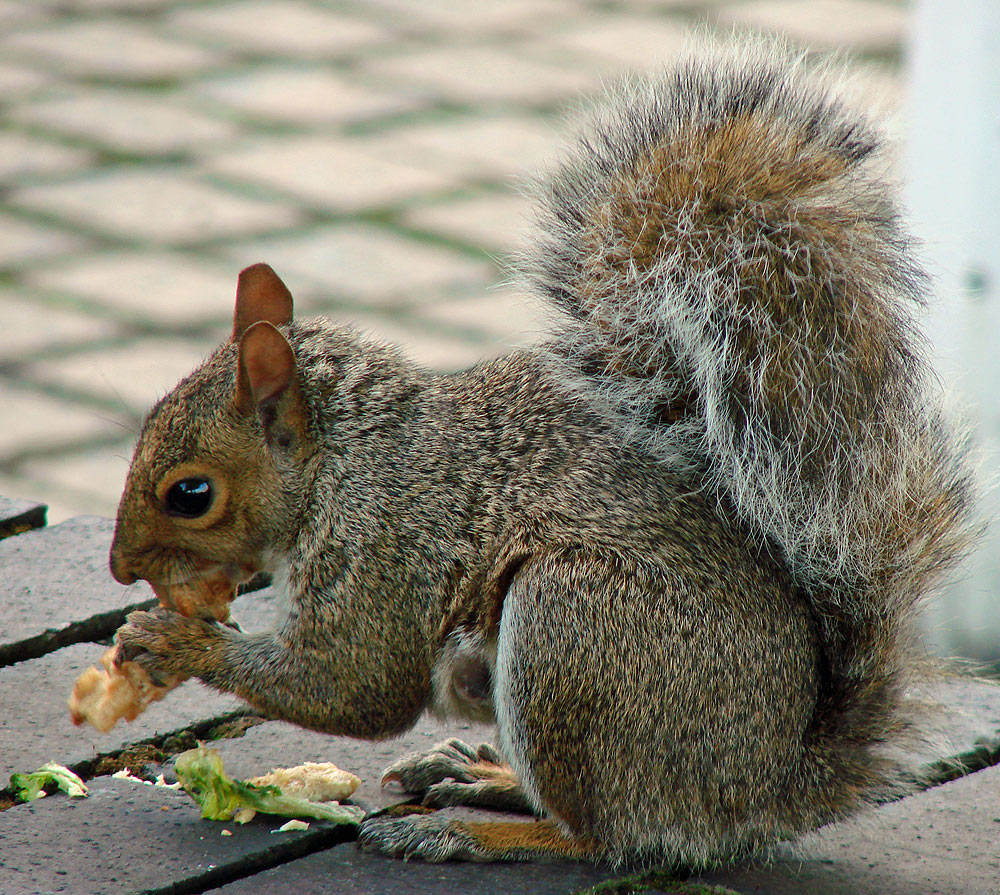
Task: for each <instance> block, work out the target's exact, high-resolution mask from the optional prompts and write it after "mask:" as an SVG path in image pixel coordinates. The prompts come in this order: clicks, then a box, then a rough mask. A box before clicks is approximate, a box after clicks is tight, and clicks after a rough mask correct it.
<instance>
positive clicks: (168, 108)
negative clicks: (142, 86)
mask: <svg viewBox="0 0 1000 895" xmlns="http://www.w3.org/2000/svg"><path fill="white" fill-rule="evenodd" d="M9 117H10V118H11V119H13V120H15V121H17V122H26V123H30V124H35V125H41V126H42V127H45V128H48V129H49V130H51V131H54V132H57V133H60V134H66V135H68V136H72V137H76V138H82V139H85V140H89V141H93V142H94V143H97V144H99V145H101V146H104V147H109V148H112V149H115V150H117V151H119V152H129V153H142V154H145V155H156V154H158V153H161V154H170V153H177V152H182V151H185V150H191V149H203V148H205V147H206V146H207V145H211V144H213V143H217V142H220V141H223V140H229V139H233V138H235V137H236V136H237V135H238V134H239V133H240V129H239V127H238V126H237V125H235V124H233V123H231V122H227V121H221V120H219V119H218V118H212V117H209V116H208V115H205V114H203V113H201V112H198V111H196V110H194V109H190V108H187V107H185V105H184V104H183V103H180V102H178V101H177V100H176V99H175V98H174V97H172V96H170V97H165V96H163V95H162V93H160V92H154V91H141V90H127V89H110V88H106V89H100V88H90V89H83V88H63V89H60V90H59V91H58V92H53V93H52V94H50V95H48V96H46V97H42V98H39V97H35V98H33V99H32V100H31V101H30V102H25V103H22V104H20V105H18V106H15V107H14V108H12V109H11V110H10V111H9Z"/></svg>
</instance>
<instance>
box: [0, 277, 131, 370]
mask: <svg viewBox="0 0 1000 895" xmlns="http://www.w3.org/2000/svg"><path fill="white" fill-rule="evenodd" d="M0 325H2V326H3V340H2V341H0V362H3V363H7V362H10V361H17V360H25V361H30V360H34V359H35V357H36V356H37V355H38V354H39V353H48V352H51V351H53V350H55V349H56V348H59V347H62V346H66V345H73V344H81V343H86V342H89V341H91V340H94V339H105V338H109V337H110V336H112V335H113V334H114V333H115V332H116V331H117V327H116V326H115V325H114V324H113V323H111V322H110V321H107V320H100V319H97V318H95V317H91V316H88V315H86V314H81V313H79V312H78V311H72V310H69V309H67V308H62V307H58V306H55V305H53V304H52V303H51V302H49V301H43V300H42V299H39V298H36V297H33V296H31V294H30V293H28V292H26V291H23V290H17V291H15V290H13V289H0Z"/></svg>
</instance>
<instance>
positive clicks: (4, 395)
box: [0, 377, 120, 461]
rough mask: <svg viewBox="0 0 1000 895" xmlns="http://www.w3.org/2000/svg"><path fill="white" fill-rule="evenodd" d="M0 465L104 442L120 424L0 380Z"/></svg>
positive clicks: (107, 417) (88, 410) (105, 415)
mask: <svg viewBox="0 0 1000 895" xmlns="http://www.w3.org/2000/svg"><path fill="white" fill-rule="evenodd" d="M0 420H4V421H5V424H4V425H3V426H0V461H2V460H4V459H9V458H11V457H13V456H18V455H21V454H30V453H33V452H36V451H39V450H42V449H47V448H52V447H58V446H61V445H65V444H70V443H73V442H76V441H86V440H89V439H94V438H103V437H106V436H107V435H108V433H109V432H111V431H112V429H113V428H114V427H115V426H118V425H120V422H118V421H116V420H113V419H111V418H109V415H108V414H107V413H104V414H99V413H97V412H95V411H93V410H90V409H86V408H81V407H77V406H75V405H73V404H71V403H69V402H68V401H64V400H62V399H60V398H53V397H51V396H49V395H45V394H41V393H38V392H35V391H30V390H28V389H26V388H22V387H21V386H17V385H12V384H10V383H8V382H5V381H4V380H3V378H2V377H0Z"/></svg>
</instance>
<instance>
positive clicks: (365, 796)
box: [212, 715, 494, 811]
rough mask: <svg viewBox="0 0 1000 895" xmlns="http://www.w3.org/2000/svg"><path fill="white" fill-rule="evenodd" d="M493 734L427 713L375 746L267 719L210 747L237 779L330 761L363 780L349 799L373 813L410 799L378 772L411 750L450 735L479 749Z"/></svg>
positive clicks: (419, 750) (486, 728) (420, 750)
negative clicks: (442, 719)
mask: <svg viewBox="0 0 1000 895" xmlns="http://www.w3.org/2000/svg"><path fill="white" fill-rule="evenodd" d="M493 735H494V730H493V728H491V727H483V726H480V725H473V724H465V723H461V722H457V721H453V722H449V723H447V724H446V723H442V722H440V721H436V720H434V719H433V718H430V717H429V716H426V715H425V716H424V717H422V718H421V719H420V720H419V721H418V722H417V723H416V725H415V726H414V727H413V728H412V729H411V730H409V731H407V732H406V733H404V734H402V735H401V736H398V737H393V738H392V739H388V740H380V741H378V742H369V741H367V740H358V739H352V738H351V737H337V736H330V735H328V734H324V733H317V732H316V731H313V730H303V729H302V728H299V727H296V726H295V725H293V724H288V723H287V722H284V721H267V722H265V723H264V724H261V725H259V726H258V727H254V728H252V729H250V730H248V731H247V732H246V733H245V734H244V735H243V736H242V737H239V738H238V739H230V740H219V741H217V742H215V743H213V744H212V745H213V747H214V748H216V749H218V750H219V754H220V755H221V756H222V760H223V762H224V763H225V765H226V772H227V773H229V774H231V775H232V776H234V777H238V778H246V777H256V776H258V775H260V774H266V773H267V772H268V771H270V770H271V769H272V768H277V767H288V766H291V765H298V764H302V763H303V762H306V761H332V762H333V763H334V764H335V765H337V766H338V767H339V768H342V769H343V770H345V771H350V772H351V773H352V774H357V776H358V777H360V778H361V786H360V787H358V789H357V791H356V792H355V794H354V797H353V798H352V801H353V802H355V803H356V804H358V805H361V806H362V807H363V808H364V809H365V810H366V811H372V810H376V809H380V808H386V807H388V806H390V805H398V804H400V803H401V802H405V801H407V800H408V798H409V797H408V796H407V795H406V794H405V793H404V792H403V791H402V790H401V789H400V788H399V787H398V785H396V784H390V785H389V786H387V787H386V788H385V789H383V788H382V787H381V785H380V781H381V779H382V772H383V771H384V770H385V769H386V768H387V767H388V766H389V765H390V764H392V763H393V762H394V761H396V760H397V759H400V758H402V757H404V756H406V755H409V754H410V753H412V752H426V751H427V750H429V749H431V748H432V747H433V746H434V745H435V744H437V743H439V742H441V741H442V740H446V739H449V738H450V737H458V738H459V739H462V740H465V741H466V742H468V743H472V744H475V745H478V744H479V743H481V742H484V741H491V740H492V739H493Z"/></svg>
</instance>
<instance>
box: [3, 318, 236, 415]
mask: <svg viewBox="0 0 1000 895" xmlns="http://www.w3.org/2000/svg"><path fill="white" fill-rule="evenodd" d="M218 308H219V309H220V310H222V309H223V308H225V299H224V298H220V300H219V302H218ZM220 329H221V328H220ZM219 341H220V340H218V339H215V338H205V337H196V336H190V335H189V336H188V337H187V338H178V337H170V336H159V337H157V338H151V339H140V340H136V341H132V342H127V343H124V344H121V345H115V346H112V347H110V348H109V347H107V346H101V347H100V348H97V349H95V350H93V351H78V352H75V353H73V354H70V355H67V356H66V357H61V358H49V359H47V360H44V361H38V362H37V363H33V364H25V365H24V367H23V368H22V372H23V374H24V375H25V376H26V377H27V378H30V379H31V380H32V381H33V382H37V383H42V384H44V385H47V386H50V387H55V388H59V389H61V390H65V391H75V392H77V393H79V394H84V395H88V396H91V397H94V398H96V399H98V400H103V401H105V402H107V403H108V404H109V405H112V406H115V405H117V406H119V407H120V409H121V410H122V411H123V412H124V413H126V414H127V415H128V416H129V417H130V418H132V419H135V418H136V417H143V416H145V414H146V412H147V411H148V410H149V409H150V407H152V406H153V404H154V403H155V402H156V401H157V400H159V399H160V398H161V397H163V395H165V394H166V393H167V392H168V391H170V389H172V388H173V387H174V386H175V385H176V384H177V383H178V382H179V381H180V380H181V379H182V378H183V377H184V376H187V375H188V373H190V372H191V371H192V370H193V369H194V368H195V367H197V366H200V365H201V363H202V361H204V360H205V358H206V357H208V355H209V354H210V353H211V352H212V351H213V350H214V349H215V347H216V346H217V345H218V343H219Z"/></svg>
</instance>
